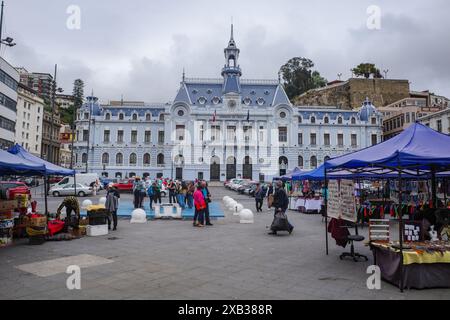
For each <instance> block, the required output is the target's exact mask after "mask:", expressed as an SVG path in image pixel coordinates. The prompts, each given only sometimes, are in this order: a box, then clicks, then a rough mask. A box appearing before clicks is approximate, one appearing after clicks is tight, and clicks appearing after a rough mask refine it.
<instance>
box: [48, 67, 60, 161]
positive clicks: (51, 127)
mask: <svg viewBox="0 0 450 320" xmlns="http://www.w3.org/2000/svg"><path fill="white" fill-rule="evenodd" d="M57 68H58V65H57V64H55V72H54V75H53V81H52V88H51V89H52V93H51V94H52V96H51V108H52V116H51V120H50V148H49V150H48V154H47V159H48V160H49V161H50V162H51V163H55V162H54V161H53V157H54V155H53V147H52V141H53V129H54V128H53V127H54V126H53V121H54V114H55V95H56V71H57ZM55 164H56V163H55Z"/></svg>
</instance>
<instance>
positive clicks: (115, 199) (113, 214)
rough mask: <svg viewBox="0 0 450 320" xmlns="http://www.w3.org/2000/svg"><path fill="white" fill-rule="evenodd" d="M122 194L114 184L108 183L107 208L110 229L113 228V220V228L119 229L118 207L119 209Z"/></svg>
mask: <svg viewBox="0 0 450 320" xmlns="http://www.w3.org/2000/svg"><path fill="white" fill-rule="evenodd" d="M119 198H120V194H119V192H118V191H117V190H116V188H114V187H113V186H112V184H110V185H108V191H107V193H106V202H105V209H106V210H107V211H108V217H107V218H108V230H111V220H112V223H113V230H117V209H119Z"/></svg>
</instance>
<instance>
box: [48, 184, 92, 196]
mask: <svg viewBox="0 0 450 320" xmlns="http://www.w3.org/2000/svg"><path fill="white" fill-rule="evenodd" d="M76 185H77V188H76V192H77V196H79V197H84V196H87V195H92V193H93V192H92V188H91V187H88V186H85V185H84V184H81V183H77V184H76ZM48 194H51V195H53V196H54V197H59V196H72V195H74V194H75V184H73V183H69V184H66V185H54V186H52V187H51V188H50V190H49V191H48Z"/></svg>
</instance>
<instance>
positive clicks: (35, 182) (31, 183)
mask: <svg viewBox="0 0 450 320" xmlns="http://www.w3.org/2000/svg"><path fill="white" fill-rule="evenodd" d="M19 181H20V182H23V183H25V184H26V185H27V186H28V187H38V186H39V178H37V177H26V178H21V179H19Z"/></svg>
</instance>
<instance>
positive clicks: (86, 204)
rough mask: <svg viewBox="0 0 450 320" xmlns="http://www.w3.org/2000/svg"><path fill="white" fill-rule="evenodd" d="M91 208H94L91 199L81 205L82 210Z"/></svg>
mask: <svg viewBox="0 0 450 320" xmlns="http://www.w3.org/2000/svg"><path fill="white" fill-rule="evenodd" d="M89 206H92V201H91V200H89V199H86V200H83V202H82V203H81V208H82V209H87V207H89Z"/></svg>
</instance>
